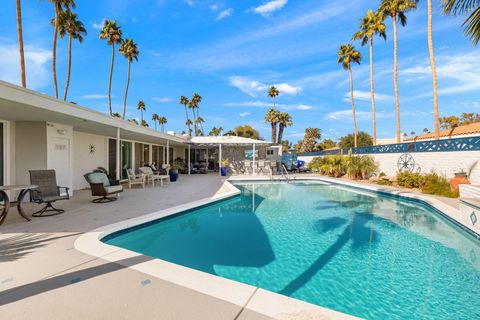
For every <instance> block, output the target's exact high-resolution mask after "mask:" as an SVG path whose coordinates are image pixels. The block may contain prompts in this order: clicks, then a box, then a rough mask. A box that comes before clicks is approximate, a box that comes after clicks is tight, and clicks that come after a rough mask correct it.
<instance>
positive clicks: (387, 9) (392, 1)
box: [378, 0, 417, 143]
mask: <svg viewBox="0 0 480 320" xmlns="http://www.w3.org/2000/svg"><path fill="white" fill-rule="evenodd" d="M416 8H417V0H382V2H381V3H380V7H379V9H378V11H379V12H381V13H382V14H383V15H384V16H385V17H387V16H390V17H391V18H392V27H393V88H394V91H395V114H396V120H397V143H400V142H401V136H400V135H401V133H400V131H401V126H400V98H399V96H398V38H397V18H398V20H399V22H400V25H402V26H403V27H404V26H406V25H407V16H406V15H405V13H406V12H407V11H410V10H413V9H416Z"/></svg>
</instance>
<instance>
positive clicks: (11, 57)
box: [0, 45, 52, 90]
mask: <svg viewBox="0 0 480 320" xmlns="http://www.w3.org/2000/svg"><path fill="white" fill-rule="evenodd" d="M24 51H25V70H26V79H27V87H28V88H29V89H34V90H36V89H39V88H42V87H45V86H46V85H47V84H48V83H49V80H50V79H49V77H50V72H49V69H48V65H47V64H48V61H50V59H51V56H52V53H51V51H50V50H46V49H43V48H39V47H32V46H25V49H24ZM0 57H2V59H0V79H1V80H4V81H7V82H11V83H15V84H20V58H19V56H18V47H17V46H16V45H0Z"/></svg>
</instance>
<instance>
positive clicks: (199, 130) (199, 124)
mask: <svg viewBox="0 0 480 320" xmlns="http://www.w3.org/2000/svg"><path fill="white" fill-rule="evenodd" d="M204 122H205V120H203V118H202V117H200V116H197V118H196V119H195V125H196V126H197V133H196V135H198V136H203V123H204Z"/></svg>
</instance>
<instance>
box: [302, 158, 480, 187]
mask: <svg viewBox="0 0 480 320" xmlns="http://www.w3.org/2000/svg"><path fill="white" fill-rule="evenodd" d="M402 154H403V153H383V154H370V155H369V156H372V157H374V158H375V161H376V162H377V163H378V164H379V167H380V168H379V170H380V171H383V172H385V173H386V174H387V176H395V175H396V173H397V171H398V169H397V161H398V158H399V157H400V156H401V155H402ZM409 154H410V155H411V156H412V157H413V159H414V160H415V168H418V167H419V168H420V169H421V172H423V173H429V172H431V171H435V172H437V173H439V174H442V175H445V176H446V177H447V178H448V179H450V178H452V177H453V176H454V173H455V172H457V171H460V170H462V169H463V170H464V171H466V172H468V170H469V169H470V167H471V166H472V165H473V164H474V163H475V161H479V163H478V164H477V165H476V166H475V168H474V169H473V171H472V174H471V176H470V180H471V182H472V184H479V185H480V151H458V152H418V153H415V152H412V153H409ZM313 158H314V157H312V156H298V159H299V160H303V161H305V162H307V163H308V162H310V161H312V159H313Z"/></svg>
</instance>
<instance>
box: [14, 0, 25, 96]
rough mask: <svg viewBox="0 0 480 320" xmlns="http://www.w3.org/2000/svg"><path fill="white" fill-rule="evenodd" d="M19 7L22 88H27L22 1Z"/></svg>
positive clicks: (18, 28) (18, 4)
mask: <svg viewBox="0 0 480 320" xmlns="http://www.w3.org/2000/svg"><path fill="white" fill-rule="evenodd" d="M16 3H17V4H16V7H17V35H18V53H19V54H20V82H21V83H22V87H24V88H26V87H27V80H26V76H25V52H24V50H23V31H22V4H21V1H20V0H16Z"/></svg>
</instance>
